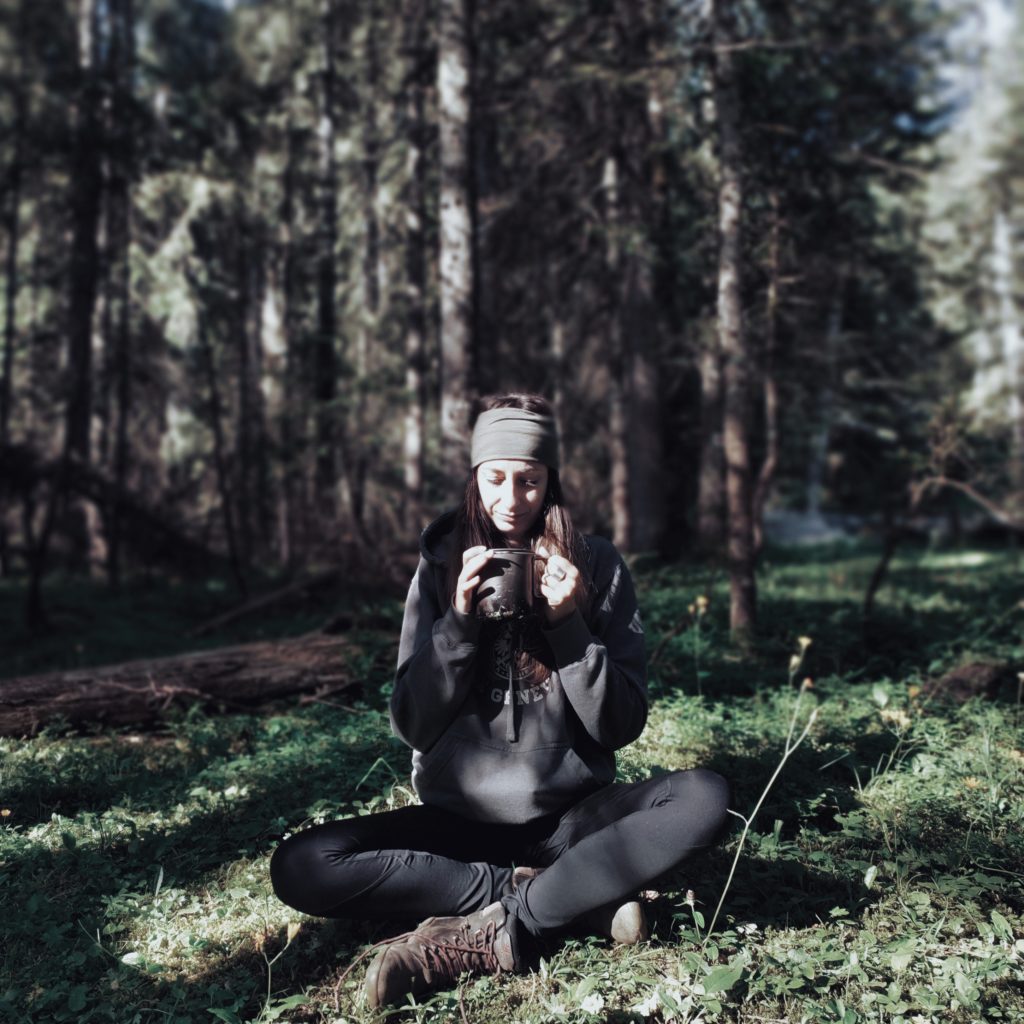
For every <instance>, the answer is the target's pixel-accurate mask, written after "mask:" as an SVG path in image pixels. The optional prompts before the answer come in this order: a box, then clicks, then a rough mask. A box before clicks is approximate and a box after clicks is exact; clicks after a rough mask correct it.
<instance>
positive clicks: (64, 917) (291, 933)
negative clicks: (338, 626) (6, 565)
mask: <svg viewBox="0 0 1024 1024" xmlns="http://www.w3.org/2000/svg"><path fill="white" fill-rule="evenodd" d="M876 558H877V555H876V554H875V553H872V552H871V551H868V550H866V549H863V548H857V547H841V548H840V547H837V548H828V549H825V548H819V549H808V550H802V551H799V552H790V553H786V552H781V551H776V552H772V553H771V554H770V557H769V558H768V560H767V563H766V564H765V566H764V570H763V572H762V575H761V592H760V600H761V608H762V631H763V632H762V639H761V640H760V641H759V643H758V647H757V650H756V652H754V653H753V654H749V655H746V656H741V655H740V654H739V653H737V652H736V651H734V650H732V649H731V648H730V647H729V645H728V644H727V642H726V637H725V620H726V595H725V580H724V578H723V577H722V575H721V574H720V573H713V572H711V571H710V570H707V569H704V568H701V567H697V566H686V565H680V566H667V567H659V566H650V565H648V566H646V567H644V566H643V565H638V566H637V567H636V577H637V583H638V590H639V593H640V600H641V607H642V609H643V612H644V617H645V625H646V628H647V635H648V642H649V653H650V654H651V656H652V659H653V664H652V668H651V693H652V698H653V702H652V712H651V717H650V722H649V725H648V728H647V730H646V732H645V733H644V735H643V737H642V738H641V739H640V740H639V741H638V742H637V743H635V744H633V745H632V746H630V747H628V748H627V749H626V750H624V751H623V752H622V755H621V757H620V774H621V776H622V778H624V779H636V778H641V777H644V776H646V775H648V774H649V773H651V772H659V771H663V770H665V769H670V768H682V767H691V766H695V765H707V766H709V767H711V768H714V769H716V770H717V771H719V772H721V773H722V774H723V775H725V776H726V777H727V778H728V779H729V780H730V781H731V782H732V784H733V800H732V806H733V808H734V809H735V810H736V811H737V812H738V814H739V815H742V816H745V817H747V818H749V817H750V816H751V814H752V812H753V810H754V808H755V807H756V806H757V804H758V801H759V799H760V797H761V796H762V793H763V792H764V791H765V787H766V785H767V784H768V782H769V780H770V778H771V777H772V775H773V773H774V772H775V769H776V767H777V766H778V765H779V764H780V761H781V760H782V758H783V755H784V752H785V751H786V750H787V745H788V749H789V750H790V751H791V752H790V755H789V757H788V759H787V760H786V763H785V764H784V766H783V767H782V770H781V772H780V773H779V776H778V778H777V780H776V782H775V783H774V786H773V787H772V788H771V789H770V790H769V791H768V794H767V797H766V799H765V800H764V802H763V804H762V805H761V806H760V809H759V810H758V813H757V815H756V817H754V819H753V821H752V823H751V827H750V829H749V831H747V832H746V834H744V824H743V821H742V820H741V818H740V817H736V818H735V822H736V827H735V828H734V829H733V830H732V832H731V833H730V834H729V836H728V837H727V838H726V839H725V840H724V842H723V843H722V845H720V846H719V847H717V848H716V849H714V850H713V851H711V852H709V853H707V854H704V855H701V856H700V857H699V858H696V859H694V860H692V861H690V862H688V863H687V864H685V865H684V866H683V868H682V869H680V870H679V871H678V872H676V873H675V874H674V875H673V876H671V877H669V878H665V879H662V880H660V881H659V882H658V883H657V884H656V885H655V887H654V888H653V889H652V890H651V891H650V892H648V893H646V894H645V898H646V899H647V900H648V906H647V909H648V912H649V916H650V917H651V920H652V924H653V928H652V933H653V934H652V938H651V940H650V941H649V942H645V943H642V944H640V945H638V946H635V947H628V948H627V947H612V946H609V945H608V944H607V943H605V942H603V941H601V940H598V939H586V938H574V939H571V940H569V941H567V942H566V943H565V945H563V946H562V947H561V948H560V949H558V950H557V951H556V952H554V953H553V954H552V955H551V956H550V958H548V959H547V960H545V961H544V962H543V964H542V967H541V969H540V970H539V971H538V972H535V973H532V974H529V975H526V976H522V977H512V976H505V977H502V978H497V979H493V978H488V979H479V980H470V979H466V980H465V981H464V982H463V984H462V986H461V989H460V990H459V991H458V992H448V993H440V994H437V995H435V996H432V997H430V998H428V999H424V1000H423V1001H421V1003H420V1004H419V1005H416V1006H411V1007H409V1008H407V1009H405V1010H402V1011H400V1013H399V1014H397V1015H396V1016H394V1017H392V1018H391V1019H395V1020H406V1021H414V1020H415V1021H424V1022H425V1021H431V1022H433V1021H443V1020H450V1021H453V1022H454V1021H459V1020H469V1021H472V1022H473V1024H497V1022H501V1024H514V1022H517V1021H522V1022H541V1021H545V1022H546V1021H564V1022H580V1024H583V1022H595V1021H615V1022H619V1021H621V1022H624V1021H636V1022H640V1021H644V1020H647V1021H655V1022H660V1024H667V1022H670V1021H672V1022H679V1024H682V1022H695V1021H700V1020H707V1021H729V1022H732V1021H737V1022H740V1021H742V1022H757V1024H765V1022H773V1021H779V1022H782V1021H786V1022H798V1021H808V1022H822V1024H825V1022H836V1024H858V1022H861V1021H864V1022H867V1021H882V1022H890V1021H892V1022H907V1024H921V1022H925V1021H935V1022H938V1021H942V1022H944V1024H945V1022H964V1024H966V1022H975V1021H1024V739H1022V735H1021V732H1020V725H1021V716H1022V713H1024V709H1022V707H1021V703H1020V687H1019V686H1017V685H1016V684H1015V683H1009V684H1007V685H1006V686H1005V687H1004V689H1003V691H1002V692H1001V694H999V695H998V696H997V697H996V699H991V700H984V699H981V698H978V699H973V700H970V701H967V702H966V703H957V702H954V701H951V700H947V699H946V696H945V694H944V693H943V692H942V691H941V689H940V690H939V691H938V692H935V691H934V690H933V689H932V688H931V686H930V683H931V682H932V681H933V680H935V679H936V678H938V677H940V676H941V675H942V674H943V673H944V672H945V671H947V670H949V669H951V668H953V667H956V666H957V665H960V664H962V663H965V662H969V661H977V660H997V661H1001V662H1005V663H1009V664H1010V665H1011V667H1012V670H1013V672H1012V675H1011V679H1014V680H1015V679H1016V672H1018V671H1021V670H1024V603H1022V601H1021V599H1022V597H1024V593H1022V587H1021V580H1022V579H1024V575H1022V569H1024V558H1022V556H1021V554H1020V553H1019V552H1007V551H981V550H978V551H927V550H923V549H920V550H913V551H906V552H904V553H903V555H902V556H901V557H899V558H898V559H897V560H896V561H895V562H894V564H893V566H892V570H891V572H890V575H889V576H888V578H887V582H886V584H885V586H884V587H883V589H882V590H881V592H880V594H879V597H878V601H877V604H876V612H875V618H874V621H873V623H872V625H871V628H870V629H869V630H867V631H865V629H864V628H863V624H862V622H861V612H860V608H861V603H862V600H863V594H864V589H865V587H866V585H867V581H868V579H869V577H870V574H871V571H872V569H873V567H874V564H875V560H876ZM52 593H54V591H52V590H51V594H52ZM55 593H56V598H55V599H54V598H53V597H52V596H51V601H52V602H54V603H53V606H52V609H53V612H54V618H55V621H56V622H57V624H58V625H59V626H60V627H61V632H60V633H59V634H57V635H56V636H55V637H51V638H49V639H44V640H40V641H32V640H30V638H28V637H26V636H20V635H19V634H18V632H17V627H16V625H15V623H16V622H17V618H18V614H19V610H18V601H19V600H20V598H19V595H18V594H17V593H16V592H15V590H14V589H13V587H12V586H11V585H8V584H3V583H0V631H2V633H0V635H2V637H3V645H4V651H3V654H2V656H3V674H5V675H13V674H24V673H27V672H29V671H42V670H44V669H47V668H62V667H71V666H73V665H74V666H77V665H81V664H90V663H95V662H96V661H103V660H123V659H126V658H129V657H142V656H152V655H157V654H163V653H173V652H174V651H176V650H181V649H183V648H189V647H192V648H194V647H196V646H198V643H197V642H196V641H194V640H189V639H188V638H187V637H186V636H185V635H184V634H185V633H186V631H187V628H188V626H189V624H191V625H195V624H196V623H197V622H201V621H204V620H205V619H206V618H210V617H212V616H213V615H214V614H216V612H217V610H219V609H223V608H224V607H225V605H226V604H228V603H230V602H229V599H228V595H225V594H224V593H217V592H215V591H210V590H208V589H206V588H203V589H202V590H199V591H197V590H196V588H194V587H191V588H190V587H187V586H184V585H181V584H171V583H168V582H151V583H150V584H148V585H146V586H144V587H143V586H140V587H138V588H135V589H133V590H129V592H128V593H126V594H125V595H123V596H122V597H121V598H118V599H113V598H108V597H106V596H104V594H103V592H102V591H100V590H99V589H96V590H93V589H91V588H90V587H88V586H84V585H77V586H74V587H72V586H67V587H63V588H60V589H59V590H57V591H56V592H55ZM702 595H705V596H707V597H708V598H709V603H708V605H707V608H706V610H705V608H704V604H703V601H699V600H698V598H700V597H701V596H702ZM340 600H341V598H340V597H339V595H337V594H334V593H331V592H323V591H321V592H318V593H317V594H315V595H312V596H311V597H309V598H308V599H305V600H303V601H300V602H297V603H296V604H294V605H292V606H290V607H287V608H284V609H280V608H279V609H277V610H275V612H274V613H273V615H268V616H265V617H262V618H258V617H257V618H250V619H246V620H243V622H240V623H239V624H238V625H237V626H236V627H235V628H234V630H233V631H232V632H231V634H230V635H226V634H220V635H217V636H213V637H210V638H206V639H205V640H204V644H205V645H207V646H208V645H210V644H216V643H218V642H228V641H231V642H235V641H238V640H241V639H246V638H251V639H256V638H259V637H264V636H272V635H281V634H282V633H286V634H290V635H293V634H295V633H301V632H303V631H305V630H309V629H311V628H314V627H315V626H316V625H317V624H318V623H319V622H322V621H323V620H324V619H326V618H328V617H329V616H330V614H331V612H332V610H333V607H334V605H335V604H336V603H337V602H338V601H340ZM348 603H349V606H350V607H351V606H352V604H353V602H352V601H351V600H349V602H348ZM359 607H360V609H361V610H362V611H365V612H367V613H368V614H367V615H366V616H364V618H363V619H362V620H360V618H359V617H358V616H357V617H356V618H355V619H354V623H355V625H354V626H353V628H352V630H351V632H350V634H349V635H350V639H351V641H352V652H353V653H352V660H353V667H354V669H355V670H356V672H357V673H358V675H359V677H360V678H362V679H363V680H364V686H363V690H362V695H361V697H360V699H359V700H358V701H354V700H350V699H349V698H346V699H345V700H346V702H347V703H348V705H349V706H347V707H340V706H333V705H331V704H328V703H319V704H316V703H314V704H301V703H300V702H299V701H298V700H292V701H287V702H280V703H278V704H276V705H274V706H273V707H268V708H266V709H263V710H262V711H261V712H259V713H252V714H222V715H209V714H205V713H202V712H199V711H198V710H196V709H192V710H189V711H178V712H173V713H172V714H171V716H170V717H169V718H168V719H167V720H166V721H165V722H164V723H163V724H162V725H161V727H160V728H157V729H152V730H148V731H133V730H127V729H121V730H105V729H101V728H96V729H94V730H91V731H89V732H88V733H87V734H83V733H78V734H66V733H65V732H62V731H61V730H60V729H59V728H51V729H49V730H47V731H46V732H44V733H42V734H41V735H39V736H36V737H34V738H32V739H29V740H11V739H6V740H0V922H2V925H0V929H2V931H0V1020H10V1021H17V1022H33V1024H36V1022H49V1021H75V1022H85V1021H90V1022H91V1021H97V1022H98V1021H113V1022H117V1024H132V1022H147V1024H148V1022H153V1024H155V1022H161V1024H185V1022H192V1024H200V1022H211V1021H221V1022H224V1024H239V1022H256V1021H260V1022H262V1021H274V1020H281V1021H310V1022H314V1021H315V1022H341V1021H344V1022H359V1024H369V1022H372V1021H375V1020H383V1019H385V1018H384V1015H383V1014H377V1015H375V1014H373V1013H370V1012H369V1011H367V1010H366V1009H365V1008H363V1007H362V1006H361V1004H360V1003H359V1000H358V995H359V985H360V982H361V980H362V974H363V967H362V965H360V966H357V968H356V969H355V970H354V971H353V972H352V973H351V974H350V975H349V976H348V978H347V979H345V980H344V982H343V983H341V984H339V978H340V977H341V974H342V972H343V971H344V969H345V967H346V966H348V965H349V964H350V963H351V961H352V960H353V958H354V957H356V956H357V955H358V954H359V953H360V952H361V951H362V950H364V949H365V948H366V947H367V946H368V944H370V943H372V942H374V941H377V940H379V939H381V938H384V937H386V935H387V932H386V931H384V930H383V929H381V928H372V927H370V926H363V925H356V926H353V925H349V924H344V923H340V922H331V921H321V920H314V919H311V918H304V917H302V916H301V915H298V914H296V913H294V912H291V911H289V910H288V909H287V908H285V907H284V906H282V905H281V904H279V903H278V902H277V901H276V900H275V898H274V896H273V894H272V892H271V889H270V885H269V882H268V878H267V864H268V860H269V856H270V853H271V851H272V849H273V846H274V844H275V842H276V840H277V838H278V837H279V836H280V835H281V834H283V833H286V832H293V831H295V830H296V829H299V828H302V827H303V826H304V825H307V824H309V823H311V822H315V821H321V820H324V819H331V818H334V817H337V816H341V815H350V814H368V813H372V812H374V811H377V810H380V809H383V808H388V807H395V806H400V805H403V804H405V803H407V802H409V801H410V800H411V799H412V794H411V793H410V791H409V788H408V762H409V758H408V751H407V750H406V749H405V748H403V747H402V746H401V745H400V744H399V743H398V742H397V741H395V740H394V739H392V738H391V737H390V734H389V729H388V723H387V715H386V710H385V708H386V699H387V696H388V693H389V689H390V685H391V673H392V669H393V661H394V656H395V649H396V644H397V628H398V623H399V621H400V617H401V601H400V600H398V599H396V598H386V597H379V598H375V599H373V600H367V601H362V602H361V603H360V605H359ZM370 613H372V614H370ZM360 621H364V622H365V623H368V624H369V625H366V626H360ZM371 627H372V628H371ZM801 637H805V638H809V639H810V641H811V642H810V644H809V645H807V644H806V643H803V642H802V641H801V639H800V638H801ZM801 650H803V653H802V656H801ZM794 658H795V659H796V660H794ZM804 680H811V681H812V683H810V684H806V683H805V682H804ZM812 715H813V716H814V719H813V722H812V721H810V718H811V716H812ZM808 724H810V729H809V732H808V734H807V736H806V738H804V739H803V742H802V743H800V745H799V746H796V747H795V748H794V742H795V741H796V740H797V739H798V738H799V737H800V736H801V735H802V731H803V729H804V727H805V726H806V725H808ZM737 854H738V857H737ZM734 859H735V861H736V866H735V873H734V875H733V876H732V877H731V881H730V870H731V868H732V865H733V862H734ZM688 893H691V894H692V896H690V897H689V898H688V895H687V894H688ZM723 893H724V895H725V898H724V902H723V905H722V910H721V913H720V914H719V915H718V917H717V919H716V920H713V918H714V914H715V909H716V906H717V905H718V903H719V899H720V897H721V896H722V895H723Z"/></svg>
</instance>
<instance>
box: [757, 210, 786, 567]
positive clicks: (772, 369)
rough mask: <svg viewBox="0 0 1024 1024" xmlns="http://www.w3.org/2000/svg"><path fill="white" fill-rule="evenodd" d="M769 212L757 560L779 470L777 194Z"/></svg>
mask: <svg viewBox="0 0 1024 1024" xmlns="http://www.w3.org/2000/svg"><path fill="white" fill-rule="evenodd" d="M769 199H770V203H771V208H772V228H771V236H770V239H769V243H768V294H767V298H766V300H765V325H764V333H765V341H764V366H763V369H762V387H763V390H764V444H765V453H764V462H762V463H761V472H760V473H759V474H758V477H757V487H756V488H755V490H754V552H755V557H760V555H761V550H762V548H763V547H764V511H765V507H766V506H767V504H768V497H769V495H770V494H771V488H772V484H773V482H774V480H775V472H776V470H777V469H778V466H779V456H780V452H781V438H780V436H779V411H780V410H779V378H778V375H777V372H776V357H777V354H778V353H777V348H778V335H779V330H778V315H779V273H780V271H779V262H780V255H779V236H780V234H781V230H782V221H781V216H780V214H779V194H778V192H775V191H773V192H772V193H771V196H770V197H769Z"/></svg>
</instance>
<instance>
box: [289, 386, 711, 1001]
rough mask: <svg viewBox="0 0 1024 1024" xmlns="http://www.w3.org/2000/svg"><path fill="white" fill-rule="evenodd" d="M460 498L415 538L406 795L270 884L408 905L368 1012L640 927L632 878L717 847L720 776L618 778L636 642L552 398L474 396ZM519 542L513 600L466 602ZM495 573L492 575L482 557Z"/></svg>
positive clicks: (348, 822) (610, 549) (631, 704)
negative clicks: (530, 574)
mask: <svg viewBox="0 0 1024 1024" xmlns="http://www.w3.org/2000/svg"><path fill="white" fill-rule="evenodd" d="M483 406H484V409H483V411H482V412H481V413H480V414H479V416H478V418H477V419H476V422H475V426H474V428H473V434H472V440H471V461H472V467H473V470H472V474H471V476H470V478H469V481H468V483H467V487H466V494H465V500H464V502H463V504H462V507H461V508H459V509H458V510H457V511H455V512H449V513H447V514H445V515H443V516H441V518H440V519H438V520H437V521H435V522H434V523H432V524H431V525H430V526H429V527H427V529H426V530H425V531H424V532H423V535H422V538H421V541H420V550H421V558H420V563H419V568H418V569H417V571H416V576H415V578H414V579H413V581H412V585H411V587H410V589H409V596H408V599H407V601H406V606H405V619H404V622H403V625H402V636H401V642H400V647H399V654H398V671H397V675H396V678H395V687H394V693H393V696H392V698H391V721H392V726H393V728H394V731H395V733H396V734H397V735H398V736H399V737H400V738H401V739H402V740H403V741H404V742H405V743H407V744H408V745H409V746H410V747H411V748H412V751H413V753H412V781H413V786H414V788H415V790H416V793H417V794H418V796H419V799H420V801H421V803H420V804H419V805H417V806H411V807H404V808H401V809H399V810H395V811H388V812H385V813H381V814H373V815H368V816H363V817H354V818H348V819H345V820H342V821H334V822H328V823H326V824H323V825H318V826H315V827H313V828H310V829H307V830H305V831H302V832H299V833H297V834H296V835H294V836H292V837H291V838H289V839H287V840H286V841H285V842H283V843H282V844H281V845H280V846H279V847H278V848H277V850H276V851H275V853H274V856H273V859H272V861H271V866H270V869H271V878H272V880H273V884H274V889H275V891H276V893H277V895H278V896H279V897H280V898H281V899H282V900H283V901H284V902H285V903H287V904H289V905H290V906H292V907H295V908H296V909H298V910H300V911H303V912H305V913H308V914H315V915H320V916H325V917H347V918H363V919H385V918H388V919H394V918H407V919H408V918H410V917H425V918H426V920H424V921H423V922H422V924H420V925H419V926H418V927H417V928H416V929H415V930H413V931H412V932H409V933H406V934H404V935H401V936H398V937H397V938H396V939H394V940H393V941H391V942H390V943H388V944H386V945H384V946H383V947H382V948H381V949H380V951H379V952H378V953H377V955H376V958H375V959H374V960H373V962H372V963H371V965H370V968H369V970H368V972H367V976H366V981H365V984H364V991H365V994H366V999H367V1001H368V1003H369V1005H370V1006H374V1007H376V1006H381V1005H387V1004H393V1003H400V1002H403V1001H404V1000H405V997H406V996H407V995H408V994H410V993H411V994H418V993H422V992H426V991H428V990H430V989H433V988H438V987H444V986H451V985H453V984H454V983H455V981H456V980H457V979H458V977H459V976H460V975H461V974H463V973H465V972H473V973H480V972H492V973H497V972H500V971H523V970H527V969H529V967H530V966H531V965H533V964H534V963H535V962H536V960H537V957H538V955H539V950H540V949H541V948H542V943H544V942H546V941H547V940H549V939H550V938H551V937H555V936H558V935H560V934H564V933H565V932H566V931H567V930H568V929H569V928H570V927H579V926H584V927H587V928H590V929H591V930H595V931H599V932H601V933H603V934H606V935H608V936H609V937H611V938H612V939H614V940H617V941H619V942H627V943H628V942H638V941H640V940H642V939H645V938H646V937H647V925H646V922H645V920H644V916H643V912H642V909H641V907H640V904H639V903H637V902H636V894H637V892H638V891H639V890H640V889H641V888H643V887H644V886H645V885H646V884H648V883H649V882H651V881H652V880H653V879H654V878H656V877H657V876H659V875H661V874H662V873H664V872H666V871H668V870H670V869H672V868H674V867H675V866H676V865H678V864H679V863H680V862H681V861H683V860H684V859H685V858H686V857H688V856H689V855H690V854H692V853H693V852H694V851H695V850H699V849H701V848H702V847H706V846H708V845H709V844H710V843H712V842H713V841H714V839H715V838H716V836H717V834H718V833H719V831H720V830H721V828H722V825H723V823H724V821H725V818H726V813H727V812H726V805H727V800H728V786H727V784H726V782H725V780H724V779H723V778H722V777H721V776H720V775H717V774H715V773H714V772H711V771H708V770H706V769H694V770H690V771H677V772H672V773H670V774H667V775H662V776H659V777H656V778H652V779H649V780H647V781H645V782H636V783H616V782H614V778H615V754H614V751H615V750H617V749H618V748H620V747H622V746H625V745H626V744H627V743H630V742H631V741H633V740H635V739H636V738H637V737H638V736H639V735H640V733H641V731H642V730H643V728H644V724H645V721H646V718H647V693H646V668H645V666H646V657H645V652H644V635H643V627H642V625H641V620H640V614H639V611H638V609H637V604H636V596H635V593H634V590H633V583H632V580H631V578H630V574H629V571H628V569H627V568H626V566H625V564H624V562H623V560H622V558H621V557H620V555H619V553H618V552H617V551H616V549H615V547H614V546H613V545H612V544H611V543H609V542H608V541H607V540H603V539H602V538H600V537H589V536H586V537H585V536H582V535H580V534H579V533H577V531H576V530H575V529H574V527H573V524H572V519H571V517H570V515H569V512H568V510H567V509H566V507H565V506H564V504H563V500H562V489H561V486H560V484H559V477H558V470H559V446H558V439H557V435H556V432H555V428H554V420H553V417H552V415H551V410H550V407H549V406H548V404H547V402H546V401H545V400H544V399H543V398H540V397H539V396H535V395H518V394H513V395H504V396H499V397H496V398H491V399H488V400H485V401H484V403H483ZM496 549H524V550H526V551H529V552H532V555H533V556H535V557H531V558H530V561H532V562H533V563H535V565H536V569H535V570H534V571H535V573H536V577H537V578H536V591H535V594H534V606H533V611H532V613H530V614H526V615H519V614H518V613H516V614H515V615H513V616H512V617H508V618H506V617H504V613H503V610H502V609H500V608H499V609H498V611H497V613H495V615H494V617H492V618H488V617H486V616H483V615H480V614H477V612H478V610H479V609H477V608H476V604H477V603H478V600H479V598H480V597H481V596H482V595H483V593H484V591H485V590H487V589H488V581H489V578H490V577H489V572H490V571H492V570H493V569H494V568H495V565H496V564H497V563H499V562H500V561H501V560H502V558H503V557H504V558H505V559H506V560H507V555H506V556H500V555H495V550H496ZM489 566H490V569H489Z"/></svg>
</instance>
